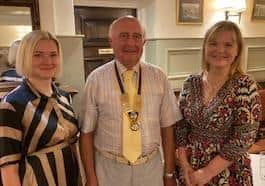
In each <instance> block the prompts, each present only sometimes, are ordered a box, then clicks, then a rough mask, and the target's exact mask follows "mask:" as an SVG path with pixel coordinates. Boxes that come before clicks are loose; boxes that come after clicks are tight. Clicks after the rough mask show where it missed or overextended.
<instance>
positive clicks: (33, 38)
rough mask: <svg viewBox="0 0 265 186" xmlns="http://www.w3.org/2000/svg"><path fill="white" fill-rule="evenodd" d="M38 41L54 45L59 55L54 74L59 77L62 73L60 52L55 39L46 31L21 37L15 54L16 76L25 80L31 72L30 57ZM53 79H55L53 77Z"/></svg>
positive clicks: (59, 46)
mask: <svg viewBox="0 0 265 186" xmlns="http://www.w3.org/2000/svg"><path fill="white" fill-rule="evenodd" d="M40 40H52V41H54V42H55V43H56V46H57V50H58V53H59V65H58V68H57V72H56V75H55V76H56V77H58V76H60V75H61V71H62V50H61V45H60V43H59V41H58V40H57V38H56V37H55V36H54V35H53V34H51V33H50V32H47V31H41V30H35V31H32V32H30V33H28V34H27V35H25V36H24V37H23V39H22V40H21V43H20V45H19V48H18V52H17V58H16V60H17V62H16V71H17V73H18V74H20V75H22V76H25V77H26V78H27V77H29V75H30V74H31V72H32V57H33V53H34V50H35V47H36V45H37V43H38V42H39V41H40ZM54 78H55V77H54Z"/></svg>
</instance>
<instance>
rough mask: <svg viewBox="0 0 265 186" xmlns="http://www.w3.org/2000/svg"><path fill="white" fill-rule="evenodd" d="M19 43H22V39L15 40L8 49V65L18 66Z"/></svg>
mask: <svg viewBox="0 0 265 186" xmlns="http://www.w3.org/2000/svg"><path fill="white" fill-rule="evenodd" d="M19 43H20V40H16V41H14V42H13V43H12V44H11V46H10V48H9V50H8V56H7V60H8V66H10V67H12V68H14V67H15V66H16V56H17V50H18V47H19Z"/></svg>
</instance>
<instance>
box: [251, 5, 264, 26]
mask: <svg viewBox="0 0 265 186" xmlns="http://www.w3.org/2000/svg"><path fill="white" fill-rule="evenodd" d="M251 19H252V20H261V21H265V0H253V8H252V16H251Z"/></svg>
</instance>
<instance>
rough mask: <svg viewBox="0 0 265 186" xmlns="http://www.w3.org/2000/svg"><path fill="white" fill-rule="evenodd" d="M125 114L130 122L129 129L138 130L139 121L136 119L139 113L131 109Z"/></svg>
mask: <svg viewBox="0 0 265 186" xmlns="http://www.w3.org/2000/svg"><path fill="white" fill-rule="evenodd" d="M127 115H128V118H129V120H130V122H131V126H130V128H131V130H132V131H137V130H139V128H140V125H139V123H138V121H137V120H138V116H139V113H138V112H136V111H133V110H132V111H129V112H128V113H127Z"/></svg>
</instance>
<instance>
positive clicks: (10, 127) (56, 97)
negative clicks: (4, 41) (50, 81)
mask: <svg viewBox="0 0 265 186" xmlns="http://www.w3.org/2000/svg"><path fill="white" fill-rule="evenodd" d="M52 87H53V92H54V93H53V95H52V96H51V97H47V96H45V95H42V94H41V93H39V92H38V91H37V90H36V89H35V88H34V87H32V86H31V85H30V83H29V82H28V81H27V80H24V81H23V82H22V84H21V85H20V86H18V87H17V88H16V89H15V90H13V91H12V92H10V93H9V94H7V95H6V96H5V98H4V99H3V100H2V102H1V103H0V166H1V167H2V166H5V165H8V164H15V163H18V164H19V176H20V180H21V183H22V185H27V186H29V185H30V186H35V185H41V186H46V185H62V186H64V185H68V186H69V185H71V186H76V185H78V184H77V178H78V174H79V168H78V164H77V159H76V155H75V153H74V150H73V147H72V146H73V145H71V144H73V143H75V142H76V139H77V134H78V126H77V120H76V118H75V115H74V112H73V109H72V107H71V106H70V99H69V98H70V97H69V95H68V94H67V93H65V92H63V91H62V90H60V89H59V88H57V87H56V86H55V85H52Z"/></svg>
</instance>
